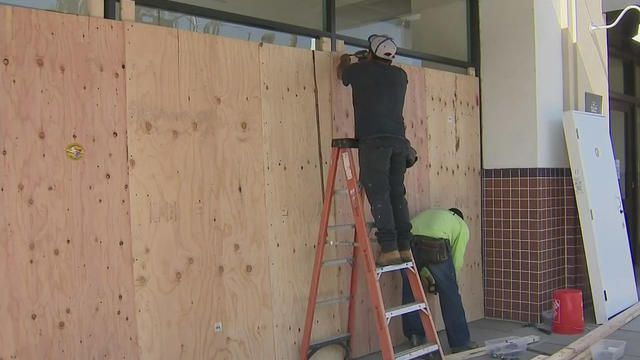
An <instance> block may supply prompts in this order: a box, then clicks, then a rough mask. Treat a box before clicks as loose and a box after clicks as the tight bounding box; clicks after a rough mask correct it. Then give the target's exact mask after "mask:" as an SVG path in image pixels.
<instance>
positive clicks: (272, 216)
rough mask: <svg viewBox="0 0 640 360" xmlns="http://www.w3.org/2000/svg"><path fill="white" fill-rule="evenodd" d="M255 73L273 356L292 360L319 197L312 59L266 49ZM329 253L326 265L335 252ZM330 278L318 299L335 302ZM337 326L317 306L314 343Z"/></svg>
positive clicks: (333, 311) (332, 311)
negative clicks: (260, 123) (261, 130)
mask: <svg viewBox="0 0 640 360" xmlns="http://www.w3.org/2000/svg"><path fill="white" fill-rule="evenodd" d="M292 69H295V70H293V71H292ZM260 74H261V85H262V116H263V128H264V141H265V154H264V156H265V175H266V204H267V217H268V226H269V233H268V241H269V257H270V260H271V284H272V292H273V294H272V296H273V318H274V335H275V338H276V339H277V341H276V358H278V359H294V358H297V357H299V354H300V346H301V339H302V328H303V327H304V318H305V313H306V308H307V299H308V295H309V285H310V282H311V272H312V268H313V258H314V254H315V245H316V239H317V233H318V226H319V223H320V210H321V207H322V194H323V189H322V183H323V181H322V176H323V167H322V164H321V162H320V147H319V144H318V140H319V136H318V131H319V126H318V125H319V124H318V118H317V113H316V106H317V105H316V93H315V91H316V89H315V87H316V81H315V78H314V58H313V53H311V52H309V51H305V50H300V49H295V48H283V47H279V46H273V45H268V44H264V45H263V46H262V47H261V48H260ZM323 104H326V99H325V101H323ZM327 250H328V251H327V253H326V254H325V255H326V256H325V259H329V258H331V257H332V253H333V252H332V251H331V249H327ZM336 276H337V274H336V269H335V268H333V269H331V268H325V269H323V274H322V277H321V283H320V289H319V295H318V300H323V299H327V298H335V297H338V296H339V294H338V292H337V279H338V278H337V277H336ZM339 320H340V318H339V313H338V306H337V305H333V306H327V307H321V308H318V309H317V310H316V317H315V320H314V327H313V336H312V338H314V339H317V338H326V337H328V336H331V335H336V334H339V333H340V332H341V331H342V329H343V324H341V322H340V321H339ZM344 325H346V323H345V324H344ZM325 356H327V354H326V353H325Z"/></svg>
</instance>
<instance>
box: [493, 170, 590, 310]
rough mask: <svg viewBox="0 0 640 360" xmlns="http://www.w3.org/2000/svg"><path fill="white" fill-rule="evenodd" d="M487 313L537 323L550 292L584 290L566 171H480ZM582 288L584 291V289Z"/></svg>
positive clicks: (580, 251)
mask: <svg viewBox="0 0 640 360" xmlns="http://www.w3.org/2000/svg"><path fill="white" fill-rule="evenodd" d="M484 172H485V173H484V175H485V176H484V180H483V186H484V203H483V215H484V217H483V231H484V249H483V251H484V259H485V261H484V270H485V314H486V316H488V317H496V318H501V319H509V320H517V321H526V322H538V321H539V317H540V313H541V312H543V311H546V310H549V309H551V303H552V298H553V291H554V290H556V289H559V288H564V287H577V288H581V289H585V284H586V276H585V274H586V267H585V266H584V250H583V248H582V240H581V238H580V226H579V221H578V216H577V210H576V204H575V197H574V193H573V185H572V182H571V173H570V171H569V169H543V168H533V169H491V170H485V171H484ZM583 292H584V290H583Z"/></svg>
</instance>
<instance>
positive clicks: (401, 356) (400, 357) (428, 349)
mask: <svg viewBox="0 0 640 360" xmlns="http://www.w3.org/2000/svg"><path fill="white" fill-rule="evenodd" d="M436 351H438V344H422V345H419V346H416V347H414V348H411V349H407V350H403V351H400V352H399V353H397V354H395V356H394V357H395V359H396V360H409V359H415V358H417V357H418V356H422V355H426V354H431V353H432V352H436Z"/></svg>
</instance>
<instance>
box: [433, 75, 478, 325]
mask: <svg viewBox="0 0 640 360" xmlns="http://www.w3.org/2000/svg"><path fill="white" fill-rule="evenodd" d="M456 94H457V97H456V131H455V133H456V138H455V139H456V141H455V147H454V148H455V149H456V157H455V159H454V161H451V162H450V168H452V169H453V167H454V166H455V170H452V172H451V174H452V175H453V176H455V179H456V182H457V183H458V193H457V197H456V198H455V206H456V207H458V208H460V209H464V210H462V211H463V212H464V219H465V221H466V222H467V224H468V225H469V234H470V238H469V245H467V251H466V253H465V259H464V267H463V268H462V270H461V274H460V278H459V279H458V284H459V286H460V295H461V296H462V299H463V303H464V306H465V312H466V315H467V320H468V321H473V320H477V319H482V318H483V317H484V297H483V292H484V290H483V287H482V285H483V282H482V229H481V211H482V204H481V201H482V167H481V162H480V154H481V148H480V91H479V86H478V78H476V77H472V76H466V75H456ZM434 136H435V134H434ZM451 195H454V194H451Z"/></svg>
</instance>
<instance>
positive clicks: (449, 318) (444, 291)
mask: <svg viewBox="0 0 640 360" xmlns="http://www.w3.org/2000/svg"><path fill="white" fill-rule="evenodd" d="M447 250H448V252H449V259H448V260H446V261H445V262H442V263H440V264H426V266H427V268H428V269H429V271H430V272H431V275H433V279H434V280H435V282H436V290H437V291H438V295H439V297H440V310H441V311H442V319H443V320H444V326H445V330H446V332H447V339H448V340H449V347H451V348H456V347H463V346H467V345H469V341H470V336H469V327H468V326H467V318H466V317H465V315H464V308H463V307H462V298H461V297H460V292H459V291H458V282H457V281H456V270H455V268H454V266H453V260H452V259H451V246H450V244H449V243H448V242H447ZM416 265H417V266H418V269H421V268H422V266H424V265H425V264H416ZM405 271H409V270H403V271H402V303H403V304H408V303H411V302H413V301H414V300H413V293H412V292H411V286H410V285H409V280H408V278H407V275H406V274H405V273H404V272H405ZM402 329H403V331H404V335H405V336H406V337H410V336H411V335H419V336H424V329H423V328H422V323H421V321H420V315H418V313H417V312H413V313H410V314H405V315H402Z"/></svg>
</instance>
